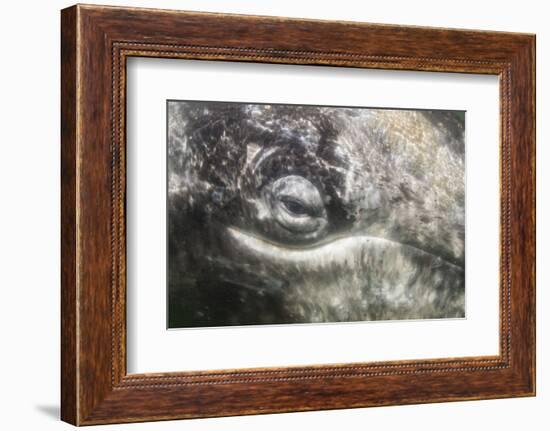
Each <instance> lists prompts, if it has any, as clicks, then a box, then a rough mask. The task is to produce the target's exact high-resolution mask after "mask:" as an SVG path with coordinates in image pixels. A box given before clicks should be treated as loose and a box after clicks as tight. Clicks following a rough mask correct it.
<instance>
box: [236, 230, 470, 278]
mask: <svg viewBox="0 0 550 431" xmlns="http://www.w3.org/2000/svg"><path fill="white" fill-rule="evenodd" d="M226 230H227V232H228V233H229V235H230V236H231V237H232V238H233V239H234V240H236V241H238V242H239V243H244V244H246V245H248V246H250V247H251V248H253V249H257V250H262V251H263V252H264V253H267V254H274V253H280V252H281V250H284V251H285V252H286V254H287V255H289V257H290V256H292V257H294V258H299V257H301V256H304V255H306V254H307V255H309V254H311V253H312V252H313V253H315V252H318V251H321V250H323V249H324V248H325V247H326V246H327V245H329V244H339V245H341V246H345V245H349V246H351V245H352V244H357V243H359V242H363V243H369V242H372V243H380V244H385V245H388V246H390V247H401V248H404V249H408V250H411V251H413V252H414V253H415V254H419V255H424V256H431V257H432V259H434V260H438V261H440V262H441V263H444V264H446V265H449V266H451V267H454V268H456V269H458V270H461V271H464V267H463V266H461V265H457V264H456V263H453V262H450V261H449V260H447V259H444V258H443V257H441V256H439V255H437V254H434V253H430V252H429V251H426V250H424V249H422V248H419V247H415V246H413V245H410V244H403V243H401V242H399V241H393V240H390V239H387V238H382V237H377V236H371V235H340V236H333V237H330V238H329V239H325V240H323V241H318V242H316V243H314V244H309V245H306V246H287V245H284V246H283V245H281V244H279V243H276V242H273V241H269V240H268V239H266V238H263V237H260V236H257V235H254V234H252V233H250V232H246V231H244V230H242V229H240V228H238V227H235V226H227V227H226ZM346 243H348V244H346Z"/></svg>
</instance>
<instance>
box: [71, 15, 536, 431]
mask: <svg viewBox="0 0 550 431" xmlns="http://www.w3.org/2000/svg"><path fill="white" fill-rule="evenodd" d="M61 18H62V19H61V52H62V55H61V59H62V60H61V83H62V92H61V130H62V134H61V140H62V148H61V161H62V164H61V169H62V175H61V176H62V180H61V189H62V202H61V205H62V216H61V226H62V247H61V253H62V282H61V292H62V295H61V306H62V324H61V340H62V344H61V358H62V360H61V388H62V390H61V417H62V419H63V420H64V421H67V422H69V423H71V424H74V425H91V424H105V423H115V422H138V421H151V420H166V419H179V418H196V417H212V416H230V415H241V414H258V413H274V412H290V411H307V410H321V409H340V408H352V407H368V406H383V405H393V404H413V403H428V402H442V401H457V400H475V399H490V398H503V397H519V396H533V395H534V394H535V36H534V35H529V34H514V33H504V32H502V33H501V32H488V31H470V30H449V29H439V28H423V27H404V26H392V25H377V24H363V23H354V22H330V21H315V20H298V19H287V18H275V17H255V16H241V15H220V14H212V13H196V12H178V11H167V10H153V9H134V8H119V7H103V6H84V5H77V6H73V7H70V8H67V9H64V10H63V11H62V14H61ZM131 56H143V57H162V58H183V59H198V60H223V61H240V62H258V63H285V64H300V65H331V66H342V67H354V68H374V69H392V70H414V71H441V72H461V73H477V74H492V75H498V76H499V78H500V107H501V109H500V139H501V142H500V149H501V168H500V169H501V196H500V208H501V219H500V247H501V248H500V256H501V260H500V354H499V355H498V356H494V357H493V356H491V357H460V358H442V359H433V360H420V361H418V360H417V361H415V360H413V361H397V362H396V361H393V362H377V363H353V364H338V365H327V366H319V365H315V366H313V365H312V366H303V367H280V368H266V369H237V370H226V371H211V370H210V371H209V370H205V371H203V372H177V373H157V374H139V375H138V374H127V372H126V350H125V342H126V321H125V311H126V308H125V307H126V302H125V301H126V300H125V298H126V272H125V271H126V266H125V265H126V261H125V239H126V237H125V190H126V176H125V157H126V154H125V152H126V146H125V142H126V140H125V139H126V137H125V97H126V94H125V92H126V87H125V85H126V72H125V65H126V60H127V59H128V58H129V57H131ZM495 222H497V221H495Z"/></svg>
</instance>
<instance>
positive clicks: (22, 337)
mask: <svg viewBox="0 0 550 431" xmlns="http://www.w3.org/2000/svg"><path fill="white" fill-rule="evenodd" d="M102 3H104V4H118V5H131V6H144V7H162V8H171V9H187V10H203V11H217V12H232V13H247V14H259V15H280V16H293V17H307V18H322V19H339V20H356V21H368V22H379V23H391V24H412V25H428V26H438V27H456V28H477V29H486V30H505V31H519V32H532V33H536V34H537V57H538V58H537V76H538V79H537V91H538V97H537V117H538V120H539V121H538V124H537V141H538V174H537V177H538V178H537V181H538V215H537V216H538V217H537V218H538V220H539V226H538V241H537V244H538V246H537V248H538V262H539V268H538V289H537V302H538V305H537V312H538V319H537V325H538V331H537V333H538V347H537V354H538V376H537V383H538V396H537V397H536V398H524V399H507V400H494V401H476V402H460V403H445V404H432V405H418V406H405V407H401V406H398V407H384V408H371V409H355V410H340V411H326V412H310V413H292V414H279V415H267V416H248V417H237V418H221V419H203V420H194V421H184V422H182V421H172V422H163V423H154V424H133V425H122V426H116V427H114V426H105V427H98V428H96V429H116V430H123V429H135V430H141V429H143V430H169V429H178V430H227V429H239V430H258V429H266V430H275V429H285V428H286V429H318V430H325V429H326V430H329V429H343V428H345V429H347V430H353V429H365V428H371V429H380V428H384V429H388V430H393V429H401V428H407V429H409V430H417V429H418V430H420V429H421V430H423V431H428V430H438V431H439V430H441V429H445V430H470V429H477V428H479V427H490V428H491V429H499V430H502V431H504V430H516V429H523V428H527V429H532V430H542V429H547V427H548V424H549V423H550V413H549V408H548V406H549V405H550V372H549V368H550V366H549V365H548V364H549V363H550V342H549V334H550V332H549V331H550V330H549V329H548V328H549V327H550V319H549V317H548V314H545V312H544V310H545V309H546V308H548V306H549V305H550V295H548V294H547V293H546V292H545V290H546V289H545V285H546V284H548V282H549V277H550V272H548V270H546V268H545V266H544V262H545V261H546V260H547V259H548V258H549V253H550V250H549V247H550V229H548V228H546V226H545V224H544V220H545V219H547V218H548V217H550V195H549V194H548V193H545V192H544V190H545V186H548V185H550V170H548V169H544V168H545V164H546V163H550V150H549V149H548V146H546V145H545V143H546V141H547V140H548V137H549V133H550V126H548V122H547V121H545V119H547V118H548V117H549V116H550V100H549V99H548V98H549V97H550V92H549V88H548V87H549V84H550V78H548V77H549V76H550V67H549V57H548V52H550V27H548V18H549V17H550V14H549V13H548V11H547V10H546V8H545V2H542V1H535V0H533V1H531V0H523V1H521V2H518V1H514V2H510V1H504V0H500V1H487V2H480V1H478V0H474V1H471V0H462V1H459V2H452V3H451V2H441V1H420V0H417V1H406V0H403V1H392V0H387V1H382V2H360V1H357V0H339V1H337V2H323V3H321V2H313V1H306V0H302V1H299V0H263V1H261V0H256V1H245V0H240V1H239V0H230V1H223V0H201V1H198V0H181V1H169V0H160V1H153V0H148V1H145V0H131V1H122V0H119V1H116V2H110V1H102ZM70 4H71V3H70V2H66V1H59V0H51V1H48V2H39V1H25V2H15V1H12V2H4V4H3V5H2V12H1V14H0V32H1V36H2V37H1V41H2V62H1V65H0V78H1V79H0V109H1V111H0V118H1V122H0V184H1V186H0V202H1V203H2V205H1V206H0V262H1V264H0V287H1V288H2V293H3V297H2V300H1V301H0V321H1V323H2V324H1V326H0V327H1V328H2V332H1V333H0V334H1V337H2V347H1V349H0V373H1V374H0V376H1V377H0V405H1V406H2V408H1V410H0V411H1V414H0V427H1V428H2V429H7V430H18V429H40V430H57V429H60V430H61V429H69V428H70V426H69V425H67V424H64V423H62V422H60V421H59V420H58V418H57V417H58V414H59V402H58V400H59V373H60V371H59V266H60V262H59V230H60V229H59V218H60V215H59V108H60V106H59V89H60V84H59V81H60V80H59V9H61V8H63V7H66V6H69V5H70ZM545 54H546V55H545ZM545 270H546V271H545ZM23 307H24V310H25V314H24V315H23V314H21V311H20V310H21V309H22V308H23Z"/></svg>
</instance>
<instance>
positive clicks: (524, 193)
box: [61, 5, 535, 425]
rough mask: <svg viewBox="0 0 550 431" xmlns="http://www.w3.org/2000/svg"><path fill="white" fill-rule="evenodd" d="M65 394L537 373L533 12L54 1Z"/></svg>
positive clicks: (117, 410)
mask: <svg viewBox="0 0 550 431" xmlns="http://www.w3.org/2000/svg"><path fill="white" fill-rule="evenodd" d="M61 18H62V19H61V21H62V22H61V51H62V64H61V72H62V76H61V78H62V94H61V120H62V137H61V138H62V151H61V162H62V182H61V189H62V190H61V191H62V238H61V240H62V286H61V291H62V325H61V332H62V334H61V335H62V337H61V339H62V345H61V351H62V364H61V366H62V373H61V374H62V382H61V397H62V399H61V415H62V419H63V420H65V421H67V422H69V423H72V424H75V425H92V424H105V423H118V422H138V421H152V420H167V419H180V418H197V417H212V416H229V415H241V414H257V413H274V412H289V411H307V410H321V409H339V408H353V407H369V406H382V405H395V404H413V403H430V402H441V401H455V400H475V399H490V398H502V397H517V396H533V395H534V394H535V108H534V101H535V76H534V73H535V72H534V71H535V36H534V35H530V34H516V33H504V32H487V31H473V30H451V29H440V28H423V27H403V26H391V25H379V24H366V23H354V22H332V21H316V20H299V19H289V18H278V17H255V16H241V15H221V14H212V13H197V12H179V11H168V10H156V9H155V10H153V9H134V8H120V7H105V6H93V5H85V6H84V5H77V6H73V7H70V8H68V9H64V10H63V11H62V13H61Z"/></svg>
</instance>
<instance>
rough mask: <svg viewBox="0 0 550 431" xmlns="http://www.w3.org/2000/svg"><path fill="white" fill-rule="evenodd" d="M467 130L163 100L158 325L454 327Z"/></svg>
mask: <svg viewBox="0 0 550 431" xmlns="http://www.w3.org/2000/svg"><path fill="white" fill-rule="evenodd" d="M464 129H465V121H464V113H463V112H458V111H429V110H400V109H371V108H345V107H319V106H305V105H266V104H245V103H226V102H195V101H189V102H185V101H169V102H168V204H167V205H168V324H169V327H171V328H178V327H201V326H226V325H249V324H288V323H319V322H351V321H370V320H400V319H434V318H460V317H464V315H465V278H464V272H465V258H464V252H465V251H464V250H465V248H464V243H465V229H464V225H465V220H464V218H465V211H464V209H465V185H464V180H465V178H464V168H465V160H464V157H465V148H464V147H465V145H464V135H465V130H464Z"/></svg>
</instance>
